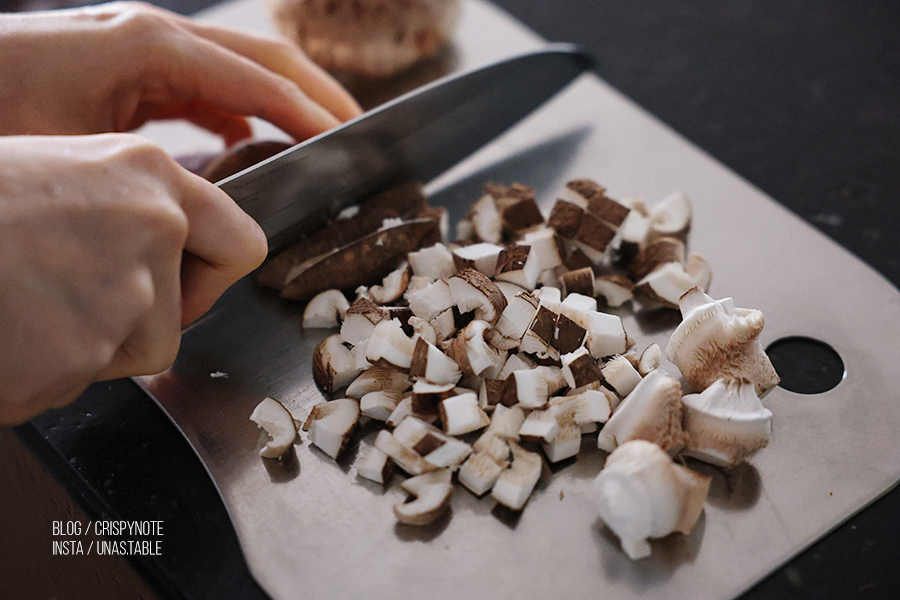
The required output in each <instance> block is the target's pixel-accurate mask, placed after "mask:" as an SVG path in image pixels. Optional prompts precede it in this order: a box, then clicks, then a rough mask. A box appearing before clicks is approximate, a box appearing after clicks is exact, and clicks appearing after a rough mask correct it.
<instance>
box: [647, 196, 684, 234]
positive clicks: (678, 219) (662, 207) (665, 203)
mask: <svg viewBox="0 0 900 600" xmlns="http://www.w3.org/2000/svg"><path fill="white" fill-rule="evenodd" d="M690 227H691V202H690V200H689V199H688V197H687V196H686V195H685V194H684V193H683V192H674V193H672V194H669V195H668V196H666V197H665V198H663V199H662V200H660V201H659V202H657V203H656V204H654V205H653V207H651V209H650V230H649V232H648V239H650V240H652V239H654V238H656V237H658V236H670V237H675V238H680V239H684V238H685V237H686V236H687V233H688V230H689V229H690Z"/></svg>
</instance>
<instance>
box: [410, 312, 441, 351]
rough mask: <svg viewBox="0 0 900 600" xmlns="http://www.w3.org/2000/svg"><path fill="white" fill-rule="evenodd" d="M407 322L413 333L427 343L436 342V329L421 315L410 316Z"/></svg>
mask: <svg viewBox="0 0 900 600" xmlns="http://www.w3.org/2000/svg"><path fill="white" fill-rule="evenodd" d="M407 324H408V325H409V326H410V327H412V330H413V333H414V334H415V335H417V336H419V337H420V338H422V339H423V340H425V341H426V342H428V343H429V344H432V345H434V344H437V342H438V339H437V329H435V328H434V325H432V324H431V322H430V321H426V320H425V319H423V318H422V317H416V316H412V317H410V318H409V321H408V322H407Z"/></svg>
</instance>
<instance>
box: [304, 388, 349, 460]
mask: <svg viewBox="0 0 900 600" xmlns="http://www.w3.org/2000/svg"><path fill="white" fill-rule="evenodd" d="M358 420H359V404H358V403H357V402H356V400H353V399H352V398H338V399H337V400H331V401H328V402H324V403H322V404H317V405H316V406H314V407H313V409H312V412H311V413H310V414H309V418H307V420H306V423H305V424H304V426H303V428H304V429H306V430H308V431H309V441H310V442H312V443H313V444H315V445H316V446H318V447H319V449H320V450H322V452H324V453H325V454H327V455H328V456H330V457H331V458H333V459H335V460H337V457H338V456H339V455H340V453H341V451H343V449H344V448H345V447H346V446H347V442H348V441H349V440H350V436H351V435H352V434H353V430H354V429H355V428H356V422H357V421H358Z"/></svg>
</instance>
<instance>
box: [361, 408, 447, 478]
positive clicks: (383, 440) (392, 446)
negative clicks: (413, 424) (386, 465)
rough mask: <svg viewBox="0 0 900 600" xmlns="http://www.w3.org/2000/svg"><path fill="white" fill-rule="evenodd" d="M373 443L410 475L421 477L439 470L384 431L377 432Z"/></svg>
mask: <svg viewBox="0 0 900 600" xmlns="http://www.w3.org/2000/svg"><path fill="white" fill-rule="evenodd" d="M407 418H410V417H407ZM404 420H405V419H404ZM373 443H374V445H375V447H376V448H378V449H379V450H381V451H382V452H384V453H385V454H387V455H388V456H390V457H391V460H393V461H394V463H395V464H396V465H397V466H398V467H400V468H401V469H403V470H404V471H406V472H407V473H409V474H410V475H421V474H422V473H428V472H429V471H434V470H437V469H438V468H439V467H437V466H435V465H433V464H431V463H430V462H428V461H427V460H425V459H424V458H422V456H421V455H420V454H418V453H417V452H416V451H415V450H413V449H412V448H409V447H407V446H405V445H404V444H401V443H400V442H399V441H398V440H397V438H395V437H394V435H393V434H392V433H391V432H390V431H387V430H385V429H382V430H381V431H379V432H378V435H377V436H375V441H374V442H373Z"/></svg>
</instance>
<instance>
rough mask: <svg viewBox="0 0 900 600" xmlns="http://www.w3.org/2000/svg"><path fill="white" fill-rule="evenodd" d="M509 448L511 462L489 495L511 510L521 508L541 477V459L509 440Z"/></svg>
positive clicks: (536, 454)
mask: <svg viewBox="0 0 900 600" xmlns="http://www.w3.org/2000/svg"><path fill="white" fill-rule="evenodd" d="M509 449H510V451H511V452H512V455H513V460H512V464H511V465H510V467H509V468H508V469H507V470H505V471H504V472H503V473H502V474H501V475H500V478H499V479H497V482H496V483H495V484H494V487H493V488H492V489H491V497H492V498H493V499H494V500H496V501H497V502H499V503H500V504H502V505H503V506H506V507H507V508H509V509H511V510H522V509H523V508H524V507H525V503H526V502H528V498H529V497H531V492H532V491H534V486H535V485H537V482H538V480H540V478H541V469H542V468H543V461H542V460H541V455H540V454H538V453H536V452H529V451H528V450H525V449H524V448H522V447H521V446H519V444H517V443H516V442H514V441H510V442H509Z"/></svg>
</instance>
